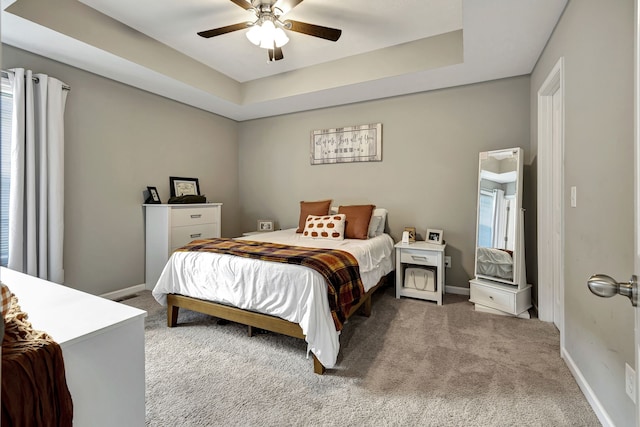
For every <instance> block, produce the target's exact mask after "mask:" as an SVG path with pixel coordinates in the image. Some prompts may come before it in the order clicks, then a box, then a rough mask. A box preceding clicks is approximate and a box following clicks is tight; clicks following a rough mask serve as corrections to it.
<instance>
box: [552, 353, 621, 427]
mask: <svg viewBox="0 0 640 427" xmlns="http://www.w3.org/2000/svg"><path fill="white" fill-rule="evenodd" d="M560 356H562V358H563V359H564V361H565V363H566V364H567V366H568V367H569V371H571V374H572V375H573V377H574V378H575V380H576V382H577V383H578V387H580V390H582V394H584V396H585V397H586V398H587V402H589V405H591V409H593V412H595V414H596V417H598V420H600V422H601V423H602V425H603V427H615V424H614V423H613V420H611V417H609V414H607V411H605V409H604V408H603V407H602V404H601V403H600V401H599V400H598V398H597V397H596V395H595V393H594V392H593V389H591V387H590V386H589V383H588V382H587V380H586V378H585V377H584V376H583V375H582V372H580V369H578V367H577V366H576V364H575V362H574V361H573V359H572V358H571V355H570V354H569V353H567V351H566V350H565V349H564V348H561V349H560Z"/></svg>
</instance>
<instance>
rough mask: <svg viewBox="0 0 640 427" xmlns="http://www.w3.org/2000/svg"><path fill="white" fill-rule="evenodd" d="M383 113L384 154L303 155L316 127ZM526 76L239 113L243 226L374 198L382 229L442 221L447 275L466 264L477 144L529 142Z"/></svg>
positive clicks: (459, 277) (293, 219) (292, 219)
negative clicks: (274, 112)
mask: <svg viewBox="0 0 640 427" xmlns="http://www.w3.org/2000/svg"><path fill="white" fill-rule="evenodd" d="M377 122H381V123H382V127H383V130H382V133H383V143H382V151H383V156H382V158H383V160H382V162H370V163H351V164H346V163H343V164H335V165H315V166H311V165H310V164H309V138H310V132H311V131H312V130H314V129H325V128H335V127H342V126H349V125H358V124H365V123H377ZM529 137H530V135H529V78H528V77H517V78H511V79H505V80H499V81H492V82H487V83H481V84H475V85H469V86H463V87H456V88H451V89H445V90H438V91H432V92H426V93H420V94H414V95H407V96H402V97H396V98H390V99H384V100H378V101H371V102H366V103H360V104H354V105H348V106H342V107H336V108H328V109H322V110H317V111H309V112H303V113H297V114H290V115H285V116H280V117H273V118H266V119H259V120H253V121H248V122H243V123H242V124H241V126H240V130H239V152H240V154H239V158H240V163H239V165H240V168H239V173H240V205H241V206H242V210H241V212H242V222H241V225H242V227H243V230H244V231H246V230H255V228H256V220H257V219H261V218H267V219H274V220H276V222H277V226H279V227H282V228H288V227H292V226H295V225H296V224H297V221H298V214H299V204H298V203H299V201H300V200H318V199H325V198H332V199H333V200H334V204H335V205H340V204H359V203H373V204H375V205H377V206H380V207H385V208H387V209H389V218H388V227H389V228H388V231H390V232H391V235H392V236H393V237H394V239H396V241H397V240H399V239H400V236H401V232H402V230H403V228H404V227H405V226H414V227H416V228H417V231H418V233H419V234H420V235H421V236H424V233H425V230H426V228H427V227H429V228H438V229H443V230H444V238H445V240H446V241H447V244H448V246H447V250H446V252H447V255H451V257H452V268H451V269H450V270H447V276H446V283H447V285H450V286H460V287H468V286H469V283H468V280H469V278H471V277H472V276H473V274H474V248H475V226H476V225H475V221H476V202H477V197H476V192H477V185H478V181H477V179H478V177H477V175H478V153H479V152H480V151H486V150H493V149H499V148H508V147H515V146H520V147H522V148H524V149H525V152H527V151H528V150H529Z"/></svg>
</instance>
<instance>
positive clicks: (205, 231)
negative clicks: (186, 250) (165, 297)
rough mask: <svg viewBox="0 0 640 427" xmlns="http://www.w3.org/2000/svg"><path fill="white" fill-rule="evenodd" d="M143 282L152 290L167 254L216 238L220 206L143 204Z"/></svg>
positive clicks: (218, 231) (214, 204)
mask: <svg viewBox="0 0 640 427" xmlns="http://www.w3.org/2000/svg"><path fill="white" fill-rule="evenodd" d="M144 207H145V210H146V227H145V230H146V236H145V241H146V245H145V248H146V253H145V283H146V288H147V289H153V287H154V286H155V285H156V282H157V281H158V278H159V277H160V274H161V273H162V270H163V269H164V266H165V264H166V263H167V260H168V259H169V257H170V256H171V253H172V252H173V251H174V250H176V249H178V248H179V247H181V246H184V245H186V244H187V243H189V242H191V241H192V240H196V239H208V238H213V237H220V218H221V210H222V203H193V204H184V205H182V204H175V205H153V204H147V205H144Z"/></svg>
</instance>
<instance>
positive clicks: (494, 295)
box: [469, 283, 516, 313]
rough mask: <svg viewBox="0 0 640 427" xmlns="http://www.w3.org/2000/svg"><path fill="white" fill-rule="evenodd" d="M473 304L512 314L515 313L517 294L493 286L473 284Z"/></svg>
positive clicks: (471, 296) (471, 297)
mask: <svg viewBox="0 0 640 427" xmlns="http://www.w3.org/2000/svg"><path fill="white" fill-rule="evenodd" d="M470 288H471V289H470V292H471V295H470V298H469V300H470V301H471V302H474V303H476V304H480V305H484V306H487V307H491V308H495V309H497V310H502V311H506V312H508V313H512V312H514V311H515V306H516V294H515V293H514V292H508V291H503V290H501V289H497V288H495V287H491V286H482V285H477V284H474V283H471V286H470Z"/></svg>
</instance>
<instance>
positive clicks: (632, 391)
mask: <svg viewBox="0 0 640 427" xmlns="http://www.w3.org/2000/svg"><path fill="white" fill-rule="evenodd" d="M624 390H625V391H626V392H627V396H629V399H631V400H633V402H634V403H635V401H636V371H635V370H634V369H633V368H632V367H631V366H629V364H628V363H625V364H624Z"/></svg>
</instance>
